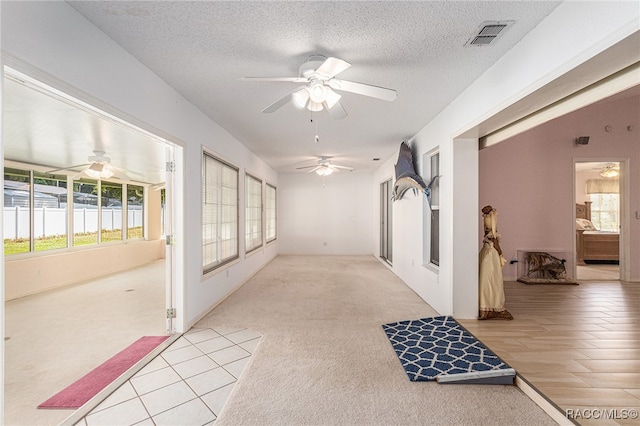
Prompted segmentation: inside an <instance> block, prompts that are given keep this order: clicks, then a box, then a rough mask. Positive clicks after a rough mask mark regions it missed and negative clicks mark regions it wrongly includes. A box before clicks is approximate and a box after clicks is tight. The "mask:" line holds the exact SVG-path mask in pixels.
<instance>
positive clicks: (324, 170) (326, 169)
mask: <svg viewBox="0 0 640 426" xmlns="http://www.w3.org/2000/svg"><path fill="white" fill-rule="evenodd" d="M316 173H317V174H319V175H320V176H329V175H330V174H331V173H333V169H332V168H331V167H330V166H321V167H319V168H318V169H317V170H316Z"/></svg>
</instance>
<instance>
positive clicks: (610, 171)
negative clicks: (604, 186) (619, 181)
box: [600, 164, 619, 178]
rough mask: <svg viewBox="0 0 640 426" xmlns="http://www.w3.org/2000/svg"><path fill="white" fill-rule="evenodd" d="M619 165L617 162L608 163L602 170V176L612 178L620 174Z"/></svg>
mask: <svg viewBox="0 0 640 426" xmlns="http://www.w3.org/2000/svg"><path fill="white" fill-rule="evenodd" d="M618 174H619V172H618V166H617V165H615V164H607V165H606V166H604V168H603V169H602V171H601V172H600V176H602V177H605V178H612V177H616V176H618Z"/></svg>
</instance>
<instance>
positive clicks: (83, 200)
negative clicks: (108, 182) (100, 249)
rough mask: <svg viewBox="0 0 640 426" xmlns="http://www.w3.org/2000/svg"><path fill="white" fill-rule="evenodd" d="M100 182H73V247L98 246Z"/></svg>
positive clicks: (86, 180)
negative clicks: (98, 194)
mask: <svg viewBox="0 0 640 426" xmlns="http://www.w3.org/2000/svg"><path fill="white" fill-rule="evenodd" d="M97 193H98V181H95V180H89V179H81V180H79V181H75V182H73V245H74V247H75V246H86V245H91V244H98V196H97V195H96V194H97Z"/></svg>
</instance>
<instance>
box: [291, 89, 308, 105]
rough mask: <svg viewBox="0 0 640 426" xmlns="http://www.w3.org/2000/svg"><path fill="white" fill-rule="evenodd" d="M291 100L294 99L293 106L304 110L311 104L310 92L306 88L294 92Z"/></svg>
mask: <svg viewBox="0 0 640 426" xmlns="http://www.w3.org/2000/svg"><path fill="white" fill-rule="evenodd" d="M291 98H292V99H293V104H294V105H295V106H296V107H298V108H300V109H304V108H305V107H306V106H307V102H309V91H308V90H307V88H306V87H303V88H302V89H300V90H298V91H296V92H293V94H292V95H291Z"/></svg>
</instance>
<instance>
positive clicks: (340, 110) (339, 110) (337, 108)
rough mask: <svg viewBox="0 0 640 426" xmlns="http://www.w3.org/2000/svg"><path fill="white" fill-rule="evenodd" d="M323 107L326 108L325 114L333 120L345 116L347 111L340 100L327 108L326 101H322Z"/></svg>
mask: <svg viewBox="0 0 640 426" xmlns="http://www.w3.org/2000/svg"><path fill="white" fill-rule="evenodd" d="M323 106H324V109H326V110H327V114H329V117H331V118H332V119H334V120H342V119H343V118H345V117H346V116H347V111H346V110H345V109H344V107H343V106H342V104H341V103H340V102H338V103H336V104H335V105H334V106H333V107H332V108H329V105H327V103H326V102H324V103H323Z"/></svg>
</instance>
